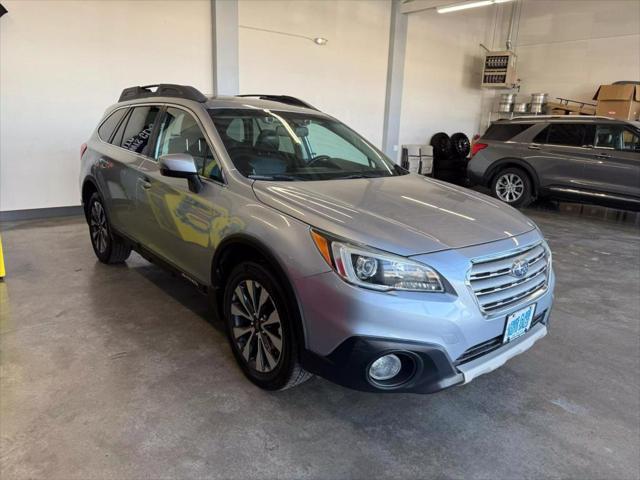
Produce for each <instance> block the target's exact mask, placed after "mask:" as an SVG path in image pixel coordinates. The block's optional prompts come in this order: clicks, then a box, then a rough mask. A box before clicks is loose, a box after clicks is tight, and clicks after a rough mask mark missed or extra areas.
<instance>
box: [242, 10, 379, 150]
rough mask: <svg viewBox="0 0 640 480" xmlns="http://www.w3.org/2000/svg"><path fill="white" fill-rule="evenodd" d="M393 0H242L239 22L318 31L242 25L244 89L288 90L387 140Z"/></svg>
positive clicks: (375, 137)
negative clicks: (322, 42) (320, 40)
mask: <svg viewBox="0 0 640 480" xmlns="http://www.w3.org/2000/svg"><path fill="white" fill-rule="evenodd" d="M390 15H391V3H390V2H388V1H344V0H337V1H336V0H323V1H304V0H293V1H261V0H241V1H240V4H239V23H240V25H241V26H242V25H246V26H251V27H258V28H265V29H270V30H279V31H283V32H287V33H294V34H300V35H306V36H310V37H325V38H327V39H328V40H329V43H327V44H326V45H324V46H322V47H320V46H317V45H315V44H314V43H313V42H311V41H309V40H305V39H302V38H295V37H290V36H284V35H277V34H274V33H268V32H261V31H255V30H249V29H245V28H240V91H241V92H242V93H274V94H288V95H293V96H297V97H300V98H302V99H303V100H306V101H308V102H309V103H311V104H313V105H315V106H317V107H318V108H320V109H321V110H323V111H325V112H327V113H329V114H332V115H334V116H335V117H337V118H338V119H340V120H341V121H343V122H345V123H347V124H348V125H350V126H351V127H352V128H354V130H356V131H357V132H359V133H360V134H362V135H364V136H365V137H366V138H367V139H368V140H370V141H371V142H373V143H374V144H375V145H377V146H378V147H380V146H381V144H382V125H383V119H384V100H385V88H386V87H385V85H386V71H387V70H386V69H387V59H388V52H389V27H390V23H389V22H390Z"/></svg>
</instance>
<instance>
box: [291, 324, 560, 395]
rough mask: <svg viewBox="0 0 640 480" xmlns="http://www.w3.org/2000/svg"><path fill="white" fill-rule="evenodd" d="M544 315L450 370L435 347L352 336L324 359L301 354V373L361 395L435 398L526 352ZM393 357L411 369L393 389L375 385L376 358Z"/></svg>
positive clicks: (543, 327)
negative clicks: (372, 371)
mask: <svg viewBox="0 0 640 480" xmlns="http://www.w3.org/2000/svg"><path fill="white" fill-rule="evenodd" d="M548 321H549V313H548V312H545V314H544V319H542V320H541V321H540V322H539V323H537V324H536V325H534V326H533V327H532V328H531V329H530V330H529V331H528V332H527V333H526V334H525V335H523V336H521V337H520V338H518V339H516V340H514V341H512V342H509V343H508V344H505V345H502V346H500V347H498V348H496V349H494V350H492V351H491V352H489V353H487V354H486V355H483V356H480V357H478V358H475V359H473V360H471V361H469V362H466V363H463V364H461V365H455V363H454V362H452V361H451V360H450V358H449V356H448V355H447V353H446V352H445V351H444V349H443V348H442V347H440V346H438V345H431V344H422V343H416V342H407V341H398V340H391V339H382V338H371V337H351V338H349V339H347V340H345V341H344V342H343V343H342V344H340V346H339V347H338V348H336V349H335V350H334V351H333V352H332V353H331V354H330V355H328V356H327V357H322V356H320V355H317V354H314V353H313V352H310V351H308V350H306V351H305V352H304V353H303V356H302V363H303V366H304V368H305V369H307V370H308V371H310V372H312V373H314V374H316V375H319V376H321V377H323V378H326V379H327V380H330V381H332V382H334V383H337V384H339V385H342V386H344V387H348V388H352V389H355V390H360V391H365V392H405V393H435V392H438V391H440V390H444V389H446V388H449V387H453V386H455V385H462V384H466V383H469V382H471V381H472V380H474V379H475V378H477V377H479V376H480V375H484V374H485V373H489V372H492V371H493V370H495V369H497V368H499V367H501V366H502V365H504V364H505V363H506V362H507V361H508V360H510V359H512V358H513V357H515V356H517V355H520V354H521V353H524V352H525V351H527V350H529V349H530V348H531V347H532V346H533V344H534V343H536V342H537V341H538V340H540V339H541V338H543V337H545V336H546V335H547V331H548V330H547V328H548ZM390 353H394V354H397V355H402V356H403V357H404V358H407V359H409V361H411V362H414V370H413V372H412V374H411V375H410V376H409V377H408V378H407V380H406V381H404V382H403V383H401V384H400V385H397V386H384V385H380V384H376V382H374V381H372V380H371V379H370V377H369V375H368V373H367V372H368V370H369V366H370V365H371V364H372V363H373V362H374V361H375V360H376V359H378V358H379V357H381V356H383V355H387V354H390Z"/></svg>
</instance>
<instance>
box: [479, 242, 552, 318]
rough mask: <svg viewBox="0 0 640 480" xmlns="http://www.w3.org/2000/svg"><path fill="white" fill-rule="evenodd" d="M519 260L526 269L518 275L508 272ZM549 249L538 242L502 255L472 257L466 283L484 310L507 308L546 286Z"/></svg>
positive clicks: (488, 311) (491, 311) (493, 310)
mask: <svg viewBox="0 0 640 480" xmlns="http://www.w3.org/2000/svg"><path fill="white" fill-rule="evenodd" d="M517 261H522V262H526V263H527V265H528V271H527V272H526V274H525V275H524V276H522V277H516V276H515V275H513V274H512V273H511V268H512V266H513V264H514V262H517ZM548 269H549V252H548V250H547V249H546V248H545V247H544V246H543V244H542V243H537V244H535V245H530V246H528V247H525V248H521V249H517V250H512V251H509V252H506V253H505V254H503V255H499V256H491V257H483V258H477V259H474V260H472V262H471V271H470V272H469V285H470V286H471V289H472V290H473V293H474V294H475V296H476V299H477V300H478V304H479V305H480V309H481V310H482V311H483V312H484V313H494V312H498V311H500V310H503V309H506V308H509V307H511V306H513V305H515V304H517V303H518V302H520V301H521V300H523V299H524V298H526V297H528V296H530V295H533V294H534V293H536V292H538V291H540V290H543V289H545V288H546V287H547V281H548V275H549V271H548Z"/></svg>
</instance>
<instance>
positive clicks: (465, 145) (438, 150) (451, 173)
mask: <svg viewBox="0 0 640 480" xmlns="http://www.w3.org/2000/svg"><path fill="white" fill-rule="evenodd" d="M430 145H431V146H432V147H433V176H434V177H435V178H437V179H439V180H444V181H445V182H449V183H454V184H456V185H464V184H465V183H466V178H467V161H468V160H467V157H468V156H469V153H470V151H471V142H470V141H469V137H467V136H466V135H465V134H464V133H461V132H459V133H454V134H453V135H451V137H449V135H447V134H446V133H444V132H439V133H436V134H435V135H434V136H433V137H431V142H430Z"/></svg>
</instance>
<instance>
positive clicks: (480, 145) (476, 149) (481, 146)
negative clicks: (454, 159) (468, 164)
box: [471, 143, 489, 158]
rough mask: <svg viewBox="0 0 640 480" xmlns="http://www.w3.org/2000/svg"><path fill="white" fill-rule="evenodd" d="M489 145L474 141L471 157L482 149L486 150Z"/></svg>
mask: <svg viewBox="0 0 640 480" xmlns="http://www.w3.org/2000/svg"><path fill="white" fill-rule="evenodd" d="M488 146H489V145H487V144H486V143H474V144H473V145H472V146H471V158H473V156H474V155H475V154H476V153H478V152H479V151H480V150H484V149H485V148H487V147H488Z"/></svg>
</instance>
